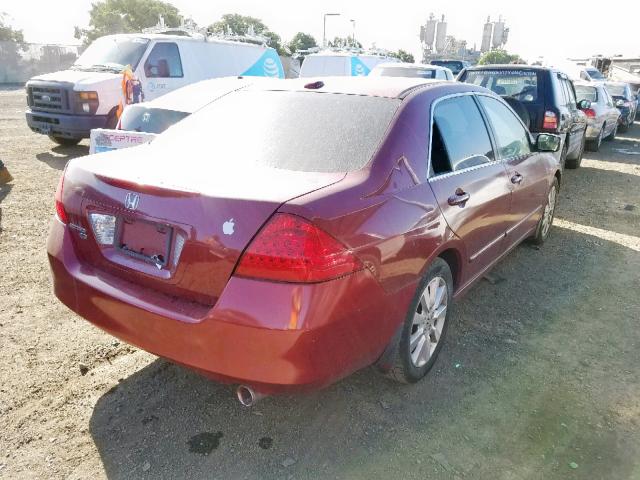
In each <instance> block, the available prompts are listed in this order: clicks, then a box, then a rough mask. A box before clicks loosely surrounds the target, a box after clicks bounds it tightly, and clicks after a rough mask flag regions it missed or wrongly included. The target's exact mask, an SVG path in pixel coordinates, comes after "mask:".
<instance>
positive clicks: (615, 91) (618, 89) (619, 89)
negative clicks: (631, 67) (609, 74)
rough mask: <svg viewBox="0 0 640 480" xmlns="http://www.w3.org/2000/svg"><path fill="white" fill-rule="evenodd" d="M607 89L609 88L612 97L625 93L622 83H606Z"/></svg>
mask: <svg viewBox="0 0 640 480" xmlns="http://www.w3.org/2000/svg"><path fill="white" fill-rule="evenodd" d="M607 90H609V93H610V94H611V96H612V97H624V96H625V95H626V92H625V86H624V85H611V84H607Z"/></svg>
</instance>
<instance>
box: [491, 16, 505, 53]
mask: <svg viewBox="0 0 640 480" xmlns="http://www.w3.org/2000/svg"><path fill="white" fill-rule="evenodd" d="M491 44H492V46H493V48H500V47H502V45H504V22H503V21H502V17H500V18H499V19H498V21H497V22H496V23H495V24H494V25H493V40H492V41H491Z"/></svg>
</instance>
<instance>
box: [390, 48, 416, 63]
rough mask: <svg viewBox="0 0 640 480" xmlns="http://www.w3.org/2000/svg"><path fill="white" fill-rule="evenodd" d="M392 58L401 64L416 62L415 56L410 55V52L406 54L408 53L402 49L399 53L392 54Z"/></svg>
mask: <svg viewBox="0 0 640 480" xmlns="http://www.w3.org/2000/svg"><path fill="white" fill-rule="evenodd" d="M391 56H392V57H395V58H397V59H398V60H400V61H401V62H406V63H414V62H415V59H414V58H413V55H412V54H410V53H409V52H406V51H404V50H402V49H400V50H398V51H397V52H393V53H391Z"/></svg>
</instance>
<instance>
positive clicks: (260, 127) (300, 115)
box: [154, 91, 400, 172]
mask: <svg viewBox="0 0 640 480" xmlns="http://www.w3.org/2000/svg"><path fill="white" fill-rule="evenodd" d="M399 104H400V101H399V100H397V99H389V98H379V97H368V96H360V95H340V94H330V93H317V92H277V91H267V92H265V91H241V92H236V93H231V94H229V95H227V96H225V97H222V98H221V99H219V100H217V101H215V102H213V103H211V104H210V105H208V106H207V107H205V108H203V109H202V110H200V111H198V112H196V113H194V114H193V115H191V116H189V118H186V119H185V120H184V121H182V122H180V123H179V124H177V125H175V126H174V127H173V128H171V129H169V130H167V132H166V133H165V134H164V135H161V136H160V137H158V138H157V139H156V140H155V141H154V146H160V148H162V146H163V145H165V146H167V147H174V146H176V145H185V146H188V147H189V149H191V151H194V150H195V151H197V152H198V153H202V155H199V156H198V158H192V157H193V156H189V155H187V157H188V158H185V161H186V162H188V161H189V160H193V161H197V162H199V161H202V159H203V158H205V157H206V158H207V159H209V160H211V161H212V162H216V161H219V162H223V161H224V162H229V161H231V162H233V163H234V164H236V165H241V166H242V165H247V166H248V167H250V166H251V165H260V166H268V167H273V168H279V169H284V170H296V171H304V172H347V171H353V170H358V169H360V168H362V167H364V166H365V165H366V164H367V163H368V162H369V160H370V159H371V157H372V156H373V154H374V153H375V150H376V148H377V147H378V145H379V144H380V142H381V140H382V138H383V136H384V134H385V132H386V130H387V128H388V127H389V124H390V122H391V119H392V118H393V115H394V113H395V111H396V110H397V108H398V105H399Z"/></svg>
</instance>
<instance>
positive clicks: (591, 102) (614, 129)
mask: <svg viewBox="0 0 640 480" xmlns="http://www.w3.org/2000/svg"><path fill="white" fill-rule="evenodd" d="M574 86H575V89H576V97H577V99H578V105H579V106H580V109H581V110H582V112H583V113H584V114H585V115H586V116H587V132H586V138H587V148H588V149H589V150H591V151H592V152H597V151H598V150H599V149H600V145H601V144H602V140H613V139H614V138H615V136H616V134H617V133H618V118H619V117H620V111H619V110H618V109H617V108H616V106H615V104H614V101H613V98H611V95H609V92H608V91H607V89H606V88H605V86H604V83H596V82H574Z"/></svg>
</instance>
